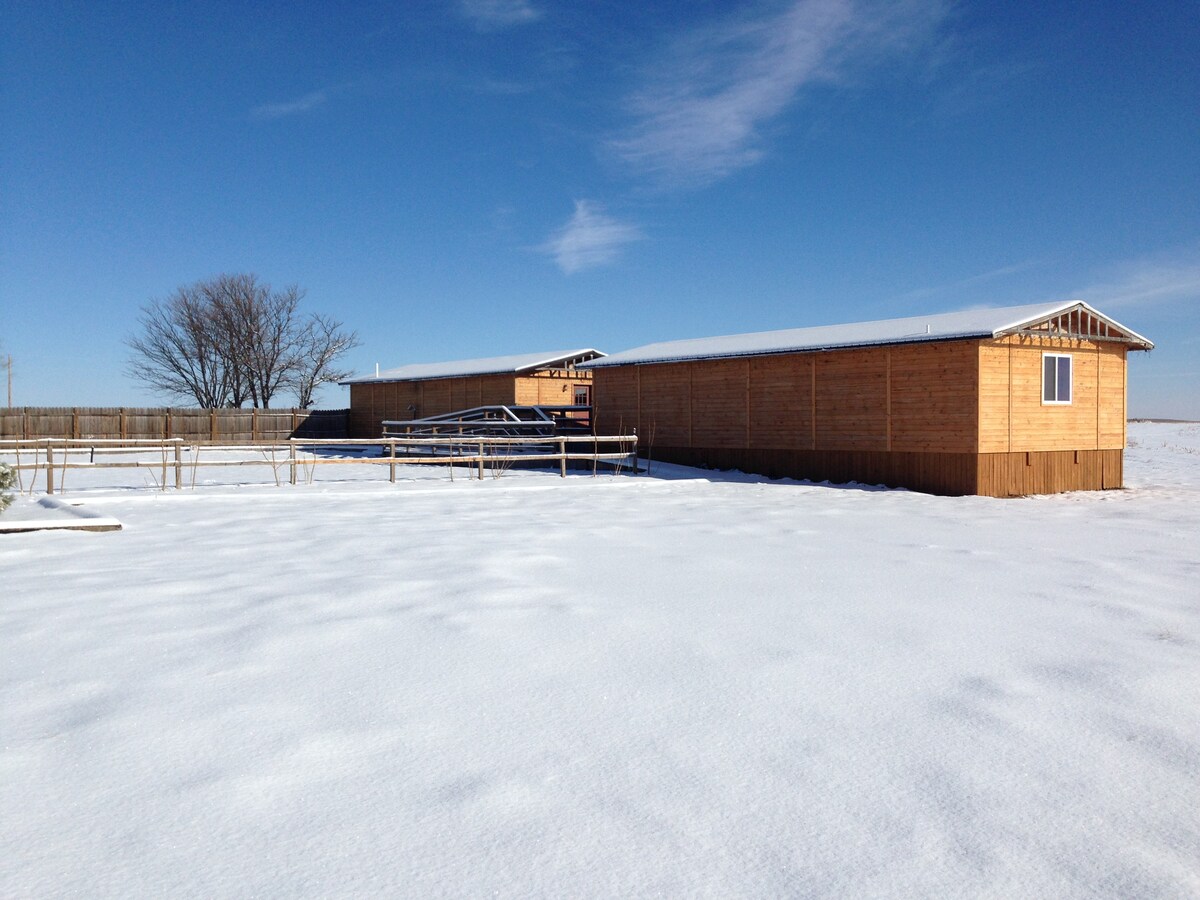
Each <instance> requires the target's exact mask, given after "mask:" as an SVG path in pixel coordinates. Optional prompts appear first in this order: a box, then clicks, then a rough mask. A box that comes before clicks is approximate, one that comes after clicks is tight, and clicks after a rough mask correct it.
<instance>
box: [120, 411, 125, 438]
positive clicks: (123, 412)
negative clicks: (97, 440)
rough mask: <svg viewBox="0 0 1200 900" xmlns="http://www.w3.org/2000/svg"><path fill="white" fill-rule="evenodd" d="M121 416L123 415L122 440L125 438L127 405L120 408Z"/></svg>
mask: <svg viewBox="0 0 1200 900" xmlns="http://www.w3.org/2000/svg"><path fill="white" fill-rule="evenodd" d="M120 417H121V440H125V407H123V406H122V407H121V409H120Z"/></svg>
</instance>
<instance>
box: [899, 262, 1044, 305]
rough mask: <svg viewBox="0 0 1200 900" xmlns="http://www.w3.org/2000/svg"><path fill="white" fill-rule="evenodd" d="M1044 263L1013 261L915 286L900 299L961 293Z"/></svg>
mask: <svg viewBox="0 0 1200 900" xmlns="http://www.w3.org/2000/svg"><path fill="white" fill-rule="evenodd" d="M1043 263H1045V260H1044V259H1027V260H1024V261H1023V262H1019V263H1013V264H1012V265H1008V266H1001V267H999V268H997V269H990V270H989V271H987V272H980V273H979V274H978V275H969V276H967V277H966V278H960V279H958V280H957V281H951V282H948V283H946V284H935V285H930V286H928V287H921V288H916V289H915V290H911V291H905V292H904V293H903V294H900V296H899V299H901V300H918V299H921V298H924V297H934V296H937V295H939V294H950V293H954V294H961V293H963V292H964V291H968V292H969V291H970V289H972V288H975V287H977V286H979V285H981V284H987V283H989V282H992V281H997V280H1000V279H1004V278H1007V277H1008V276H1009V275H1016V274H1018V273H1020V272H1026V271H1028V270H1029V269H1032V268H1034V267H1036V266H1040V265H1042V264H1043Z"/></svg>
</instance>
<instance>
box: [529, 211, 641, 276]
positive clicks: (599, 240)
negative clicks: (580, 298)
mask: <svg viewBox="0 0 1200 900" xmlns="http://www.w3.org/2000/svg"><path fill="white" fill-rule="evenodd" d="M643 237H644V235H643V234H642V231H641V229H640V228H638V227H637V226H636V225H632V224H630V223H628V222H621V221H618V220H617V219H614V218H612V217H611V216H609V215H607V214H605V213H604V211H603V209H601V208H600V207H598V206H596V205H595V204H593V203H590V202H589V201H587V200H576V201H575V213H574V215H572V216H571V218H570V220H568V222H567V224H566V225H564V226H563V227H562V228H560V229H559V230H558V231H556V232H555V233H554V234H553V235H551V236H550V239H549V240H548V241H546V243H544V244H542V245H541V246H540V247H539V248H538V249H539V250H541V251H542V252H543V253H548V254H549V255H551V256H553V257H554V260H555V262H556V263H558V267H559V268H560V269H562V270H563V271H564V272H565V273H566V274H568V275H570V274H572V273H574V272H579V271H581V270H583V269H593V268H595V267H596V266H602V265H604V264H606V263H609V262H612V261H613V260H614V259H616V258H617V254H619V253H620V251H621V248H622V247H624V246H625V245H626V244H628V243H631V242H633V241H638V240H641V239H642V238H643Z"/></svg>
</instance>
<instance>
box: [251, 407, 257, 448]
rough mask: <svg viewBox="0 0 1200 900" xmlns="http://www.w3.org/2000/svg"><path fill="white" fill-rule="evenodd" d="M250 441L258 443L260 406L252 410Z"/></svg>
mask: <svg viewBox="0 0 1200 900" xmlns="http://www.w3.org/2000/svg"><path fill="white" fill-rule="evenodd" d="M250 443H252V444H256V443H258V407H254V408H253V409H251V410H250Z"/></svg>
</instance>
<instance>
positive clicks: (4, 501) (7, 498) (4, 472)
mask: <svg viewBox="0 0 1200 900" xmlns="http://www.w3.org/2000/svg"><path fill="white" fill-rule="evenodd" d="M16 483H17V473H16V472H14V471H13V469H12V467H11V466H9V465H6V464H5V463H0V513H2V512H4V511H5V510H6V509H8V505H9V504H10V503H12V501H13V498H12V494H6V493H4V491H5V490H6V489H8V488H10V487H12V486H13V485H15V484H16Z"/></svg>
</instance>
